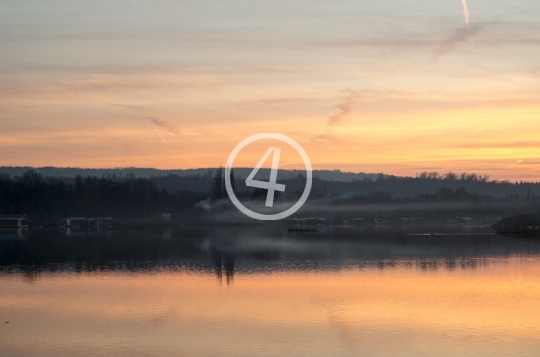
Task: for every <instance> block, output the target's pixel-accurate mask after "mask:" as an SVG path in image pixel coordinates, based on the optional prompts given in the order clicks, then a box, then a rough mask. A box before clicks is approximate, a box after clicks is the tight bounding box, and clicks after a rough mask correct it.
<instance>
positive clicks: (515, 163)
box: [508, 160, 523, 168]
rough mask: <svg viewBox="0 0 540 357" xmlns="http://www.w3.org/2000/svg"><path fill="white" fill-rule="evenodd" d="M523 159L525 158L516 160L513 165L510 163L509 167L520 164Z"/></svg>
mask: <svg viewBox="0 0 540 357" xmlns="http://www.w3.org/2000/svg"><path fill="white" fill-rule="evenodd" d="M522 161H523V160H518V161H517V162H514V163H513V164H512V165H510V166H509V167H508V168H511V167H514V166H516V165H517V164H519V163H520V162H522Z"/></svg>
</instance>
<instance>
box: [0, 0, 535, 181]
mask: <svg viewBox="0 0 540 357" xmlns="http://www.w3.org/2000/svg"><path fill="white" fill-rule="evenodd" d="M468 5H469V12H470V24H469V26H467V25H466V24H465V19H464V14H463V9H462V6H461V2H460V1H458V0H455V1H427V0H425V1H414V2H398V1H391V0H384V1H377V2H355V1H339V2H330V1H310V2H305V1H293V2H290V1H289V2H275V1H264V2H263V1H259V2H251V1H249V2H248V1H237V2H217V1H205V2H153V3H150V2H142V1H138V2H134V1H118V2H114V3H113V2H110V3H106V2H103V3H95V2H79V3H74V2H69V3H65V2H59V1H54V2H41V1H36V2H33V3H31V4H30V3H29V2H15V1H2V12H0V20H1V21H0V24H1V25H0V29H1V31H0V33H1V35H0V48H1V50H2V51H1V52H2V56H1V57H0V83H1V84H0V95H1V96H2V101H1V102H0V113H1V114H0V125H1V127H2V131H1V133H0V136H1V140H0V147H1V148H2V149H1V150H2V152H3V153H6V155H3V156H2V161H1V162H0V164H3V165H23V164H29V165H61V166H68V165H71V166H90V167H100V166H131V165H133V166H157V167H162V168H166V167H168V168H176V167H196V166H218V165H220V164H223V162H224V161H225V159H226V157H227V155H228V152H229V151H230V150H231V148H232V147H233V146H234V145H235V144H236V143H237V142H239V141H240V140H241V139H243V138H244V137H246V136H247V135H249V134H252V133H255V132H268V131H280V132H283V133H284V134H288V135H290V136H293V137H294V138H295V139H297V140H298V141H299V142H300V143H301V144H302V145H303V146H304V147H305V149H306V150H307V151H308V153H309V154H310V157H311V159H312V162H313V163H314V166H315V168H341V169H345V170H355V171H360V170H362V171H385V172H389V173H396V174H414V173H415V172H417V171H419V168H422V169H421V170H420V171H422V170H423V169H424V168H425V169H428V170H429V169H433V170H438V171H445V170H450V169H451V170H457V171H462V170H468V171H477V172H481V173H488V174H492V175H494V176H496V177H501V178H514V177H515V178H526V177H536V178H538V169H537V168H536V167H537V165H536V164H533V162H535V161H538V160H537V158H538V154H537V152H538V149H539V148H540V142H539V141H538V134H539V130H540V128H539V127H538V125H536V123H537V122H538V113H539V107H538V95H537V93H538V90H539V88H538V83H539V82H538V78H539V77H538V76H539V69H538V65H537V61H536V58H538V57H539V56H540V53H539V52H540V46H539V43H540V38H539V37H538V36H539V35H538V34H539V33H540V32H539V31H538V30H539V25H538V21H537V20H538V17H539V15H540V5H539V3H538V2H537V1H532V0H529V1H525V0H520V1H512V2H509V1H504V2H503V1H486V0H478V1H469V4H468ZM276 128H279V130H277V129H276ZM156 129H157V131H156ZM161 137H163V138H161ZM254 160H255V161H257V159H256V158H255V159H254ZM518 160H523V162H522V163H520V164H518V165H515V166H513V167H511V168H510V167H509V166H510V165H512V164H513V163H515V162H517V161H518ZM248 161H249V160H248ZM245 164H251V162H246V163H245ZM292 166H294V165H292Z"/></svg>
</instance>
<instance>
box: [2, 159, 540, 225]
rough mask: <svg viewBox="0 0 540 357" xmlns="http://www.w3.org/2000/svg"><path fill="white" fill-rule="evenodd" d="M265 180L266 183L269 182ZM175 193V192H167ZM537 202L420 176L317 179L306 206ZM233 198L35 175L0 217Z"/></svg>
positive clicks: (206, 177) (247, 191) (536, 187)
mask: <svg viewBox="0 0 540 357" xmlns="http://www.w3.org/2000/svg"><path fill="white" fill-rule="evenodd" d="M262 176H265V175H264V174H263V175H262ZM243 179H244V177H241V172H240V173H239V172H237V171H235V172H234V173H232V175H231V185H232V186H233V190H234V191H235V192H236V194H237V196H238V197H239V198H240V199H241V200H264V199H265V197H266V190H262V189H257V190H256V189H253V188H249V187H248V188H246V186H245V185H244V184H243ZM260 179H261V180H265V178H264V177H261V178H260ZM278 182H279V183H282V184H285V185H286V192H283V193H281V192H276V195H275V200H277V201H291V202H292V201H296V200H298V198H299V197H300V196H301V194H302V192H303V190H304V186H305V177H304V176H303V175H299V174H297V176H296V177H290V175H289V178H280V176H279V174H278ZM169 185H172V186H174V189H171V188H169V187H167V186H169ZM163 186H166V187H163ZM172 186H171V187H172ZM539 194H540V184H539V183H537V182H515V183H511V182H508V181H490V180H489V177H487V176H481V175H476V174H454V173H448V174H445V175H440V174H438V173H421V174H419V175H417V177H395V176H388V175H382V174H381V175H379V176H378V177H375V176H374V177H371V178H369V177H365V178H364V179H362V180H352V181H329V180H321V179H318V178H316V177H315V178H314V179H313V187H312V190H311V194H310V197H309V199H308V202H307V206H310V204H316V205H335V204H345V205H362V204H366V203H375V204H390V203H407V202H418V203H426V202H427V203H431V202H442V203H444V202H471V203H473V202H484V201H488V200H490V199H492V198H496V199H498V200H503V201H504V202H512V201H514V202H517V201H520V202H521V201H523V202H530V203H531V205H530V207H531V209H532V208H534V207H537V206H538V205H540V195H539ZM227 197H228V195H227V192H226V190H225V180H224V170H223V169H222V168H220V169H217V170H214V171H213V172H210V171H207V172H205V173H204V174H202V175H193V176H188V177H180V176H174V175H171V176H167V177H159V178H156V177H150V178H137V177H136V176H135V175H134V174H127V175H124V176H123V177H117V176H115V175H109V176H108V177H101V178H98V177H95V176H88V177H82V176H80V175H77V176H76V177H75V178H62V177H44V176H42V175H40V174H39V173H38V172H36V171H33V170H29V171H26V172H24V174H22V175H21V176H16V177H12V176H10V175H0V214H12V213H13V214H14V213H26V214H27V215H29V216H30V218H36V217H40V218H44V219H51V218H53V217H68V216H71V217H73V216H86V217H89V216H112V217H115V218H135V217H141V216H148V215H152V214H156V213H169V212H172V213H176V212H187V211H191V210H193V208H194V207H195V206H196V204H197V203H198V202H201V201H203V200H206V199H208V198H210V199H211V201H217V200H222V199H227ZM195 211H196V210H195ZM195 211H194V212H195Z"/></svg>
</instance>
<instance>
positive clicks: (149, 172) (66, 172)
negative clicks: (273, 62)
mask: <svg viewBox="0 0 540 357" xmlns="http://www.w3.org/2000/svg"><path fill="white" fill-rule="evenodd" d="M28 170H35V171H37V172H39V173H40V174H41V175H42V176H46V177H65V178H74V177H75V176H77V175H81V176H83V177H85V176H96V177H111V176H115V177H118V178H122V177H126V176H127V175H130V174H133V175H135V176H136V177H142V178H150V177H166V176H170V175H176V176H180V177H187V176H205V175H209V174H210V175H211V174H212V173H214V172H215V171H216V170H217V168H215V167H213V168H212V167H209V168H200V169H182V170H180V169H179V170H160V169H153V168H140V167H125V168H113V169H85V168H79V167H52V166H45V167H30V166H1V167H0V174H8V175H11V176H21V175H22V174H23V173H24V172H26V171H28ZM252 170H253V169H252V168H235V169H234V172H235V175H236V176H237V177H238V178H240V179H246V178H247V177H248V175H249V173H250V172H251V171H252ZM269 171H270V170H269V169H261V170H260V171H259V174H260V175H266V177H268V172H269ZM298 175H305V171H304V170H279V176H278V177H279V178H280V179H291V178H295V177H297V176H298ZM380 175H381V174H378V173H364V172H359V173H354V172H342V171H340V170H314V171H313V177H316V178H319V179H321V180H325V181H344V182H350V181H354V180H363V179H364V178H367V179H371V180H375V179H376V178H378V177H379V176H380ZM383 176H388V175H383Z"/></svg>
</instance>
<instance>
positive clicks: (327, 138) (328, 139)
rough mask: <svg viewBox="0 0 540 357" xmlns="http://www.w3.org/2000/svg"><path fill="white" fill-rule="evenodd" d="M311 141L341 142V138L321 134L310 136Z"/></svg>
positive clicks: (321, 142)
mask: <svg viewBox="0 0 540 357" xmlns="http://www.w3.org/2000/svg"><path fill="white" fill-rule="evenodd" d="M311 140H312V141H313V142H316V143H319V144H325V143H343V140H341V139H339V138H336V137H334V136H331V135H328V134H321V135H316V136H314V137H312V138H311Z"/></svg>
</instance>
